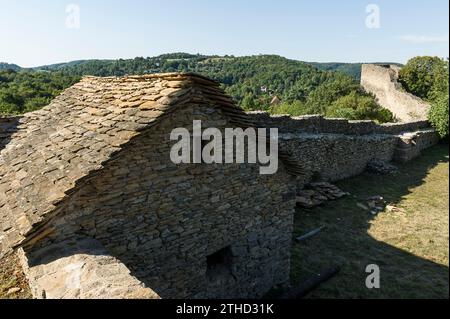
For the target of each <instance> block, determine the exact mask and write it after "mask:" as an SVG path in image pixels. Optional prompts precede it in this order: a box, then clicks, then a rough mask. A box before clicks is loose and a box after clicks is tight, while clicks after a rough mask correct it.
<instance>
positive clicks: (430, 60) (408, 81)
mask: <svg viewBox="0 0 450 319" xmlns="http://www.w3.org/2000/svg"><path fill="white" fill-rule="evenodd" d="M448 67H449V62H448V60H447V61H445V60H442V59H440V58H438V57H429V56H421V57H415V58H413V59H411V60H410V61H408V63H407V64H406V66H405V67H404V68H403V69H402V70H401V71H400V81H401V83H402V84H403V86H404V88H405V89H406V90H407V91H408V92H410V93H412V94H414V95H416V96H418V97H421V98H423V99H426V100H428V101H429V102H430V103H431V109H430V113H429V114H428V119H429V121H430V123H431V124H432V125H433V126H434V127H435V128H436V131H437V132H438V133H439V135H440V136H441V137H446V136H448V135H449V127H448V121H449V120H448V116H449V114H448V113H449V112H448V110H449V104H448V94H449V86H448V84H449V83H448V82H449V69H448Z"/></svg>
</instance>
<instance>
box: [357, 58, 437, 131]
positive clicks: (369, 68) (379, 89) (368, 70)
mask: <svg viewBox="0 0 450 319" xmlns="http://www.w3.org/2000/svg"><path fill="white" fill-rule="evenodd" d="M399 70H400V68H399V67H397V66H393V65H374V64H364V65H363V66H362V70H361V85H362V86H363V87H364V89H365V90H366V91H367V92H370V93H372V94H374V95H375V96H376V98H377V100H378V103H380V105H382V106H383V107H384V108H386V109H388V110H390V111H391V112H392V113H393V114H394V115H395V117H396V118H397V119H398V120H399V121H402V122H410V121H417V120H423V119H426V118H427V115H428V111H429V110H430V105H429V104H428V103H426V102H424V101H423V100H422V99H420V98H418V97H416V96H414V95H412V94H409V93H407V92H405V91H404V90H403V89H402V86H401V84H400V83H398V82H397V80H398V72H399Z"/></svg>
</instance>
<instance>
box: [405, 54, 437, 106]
mask: <svg viewBox="0 0 450 319" xmlns="http://www.w3.org/2000/svg"><path fill="white" fill-rule="evenodd" d="M445 68H446V62H445V61H444V60H442V59H441V58H439V57H431V56H418V57H415V58H412V59H411V60H409V61H408V63H407V64H406V65H405V66H404V67H403V68H402V69H401V70H400V73H399V81H400V83H401V84H402V85H403V87H404V88H405V90H406V91H408V92H410V93H412V94H414V95H415V96H418V97H420V98H422V99H430V98H431V96H430V94H431V93H432V92H433V90H434V85H435V83H436V81H435V77H436V75H437V74H439V73H442V72H443V70H444V69H445Z"/></svg>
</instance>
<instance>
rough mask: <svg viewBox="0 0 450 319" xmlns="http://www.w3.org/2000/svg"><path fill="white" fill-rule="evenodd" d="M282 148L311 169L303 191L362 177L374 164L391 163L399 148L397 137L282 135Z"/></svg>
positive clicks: (302, 183) (303, 182)
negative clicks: (314, 185)
mask: <svg viewBox="0 0 450 319" xmlns="http://www.w3.org/2000/svg"><path fill="white" fill-rule="evenodd" d="M280 140H281V147H283V148H284V149H286V150H287V151H288V153H289V154H290V155H291V156H293V157H294V158H295V159H296V160H298V161H300V162H301V163H303V164H304V166H305V167H306V168H307V174H306V175H305V178H304V179H303V180H299V187H301V186H302V185H304V184H306V183H308V182H311V181H337V180H341V179H345V178H348V177H351V176H356V175H359V174H361V173H362V172H363V171H364V170H365V169H366V167H367V164H368V163H369V162H370V161H371V160H373V159H378V160H381V161H386V162H390V161H391V160H392V158H393V156H394V152H395V149H396V147H397V144H398V138H397V137H395V136H393V135H364V136H356V135H354V136H352V135H343V134H308V133H306V134H282V135H281V137H280Z"/></svg>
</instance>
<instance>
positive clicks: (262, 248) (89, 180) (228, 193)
mask: <svg viewBox="0 0 450 319" xmlns="http://www.w3.org/2000/svg"><path fill="white" fill-rule="evenodd" d="M193 120H202V125H203V126H204V127H216V128H219V129H221V130H224V128H227V127H247V126H251V125H252V122H251V120H250V118H249V116H248V115H246V114H245V113H244V112H243V111H242V110H241V109H240V108H238V107H236V106H235V105H234V104H233V102H232V101H231V99H230V98H228V97H227V96H225V95H224V94H223V92H222V91H221V90H220V89H219V87H218V84H217V83H215V82H213V81H211V80H208V79H206V78H203V77H201V76H197V75H191V74H160V75H146V76H140V77H134V76H129V77H123V78H94V77H86V78H84V79H83V80H82V81H81V82H80V83H78V84H76V85H74V86H73V87H71V88H69V89H67V90H66V91H64V92H63V93H62V94H61V95H60V96H59V97H57V98H56V99H55V100H54V101H53V102H52V103H51V104H50V105H49V106H47V107H44V108H43V109H41V110H39V111H36V112H31V113H28V114H26V115H24V116H23V117H22V118H20V119H17V120H14V121H16V122H17V123H16V124H15V125H14V127H13V128H11V127H8V128H9V132H11V133H10V134H9V135H8V136H2V139H3V140H2V150H1V153H0V155H1V156H0V248H1V249H0V251H1V253H2V254H8V253H11V252H12V251H18V252H19V254H20V256H21V261H22V264H23V268H24V269H25V272H26V275H27V277H28V279H29V282H30V286H31V288H32V291H33V294H34V296H35V297H37V298H124V297H125V298H127V297H129V298H159V297H161V298H231V297H241V298H245V297H250V298H254V297H261V296H263V295H264V294H265V293H266V292H267V291H268V290H270V289H271V288H272V287H274V286H277V285H284V284H286V283H287V282H288V280H289V269H290V254H291V236H292V229H293V213H294V207H295V198H294V197H295V196H294V195H295V191H294V188H295V186H293V185H294V180H295V174H296V173H298V172H299V171H300V167H299V166H298V165H296V164H295V163H293V162H289V161H288V159H286V158H285V161H284V162H283V163H282V164H280V167H279V170H278V173H277V174H274V175H260V174H259V166H258V165H256V164H174V163H172V161H171V160H170V157H169V153H170V148H171V146H172V145H173V144H174V141H171V140H170V132H171V131H172V129H174V128H176V127H186V128H190V129H191V130H192V121H193ZM11 121H12V120H11ZM11 121H10V122H11ZM14 121H12V122H14Z"/></svg>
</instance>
